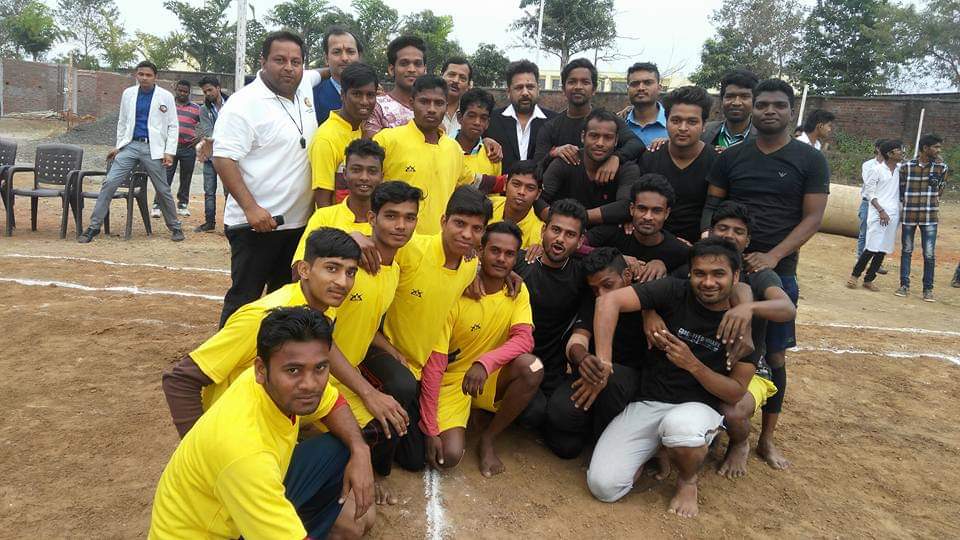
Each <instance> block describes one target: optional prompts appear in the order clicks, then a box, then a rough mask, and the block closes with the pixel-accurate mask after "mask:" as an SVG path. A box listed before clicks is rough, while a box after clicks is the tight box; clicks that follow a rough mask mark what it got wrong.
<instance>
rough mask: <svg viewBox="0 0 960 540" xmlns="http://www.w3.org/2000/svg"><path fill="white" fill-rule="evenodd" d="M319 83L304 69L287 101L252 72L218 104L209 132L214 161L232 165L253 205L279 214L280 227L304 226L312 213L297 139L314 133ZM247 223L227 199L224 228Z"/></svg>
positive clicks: (305, 164)
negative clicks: (244, 83) (245, 82)
mask: <svg viewBox="0 0 960 540" xmlns="http://www.w3.org/2000/svg"><path fill="white" fill-rule="evenodd" d="M319 83H320V74H319V73H317V72H316V71H313V70H304V72H303V79H302V80H301V81H300V86H299V87H297V91H296V94H295V95H294V100H293V101H290V100H288V99H287V98H285V97H282V96H278V95H277V94H274V93H273V92H272V91H271V90H270V89H269V88H267V85H265V84H264V83H263V80H262V79H261V78H260V74H257V78H256V80H254V81H253V82H252V83H250V84H248V85H247V86H244V87H243V88H241V89H240V90H238V91H237V92H236V93H234V94H233V95H231V96H230V99H229V100H227V101H226V102H225V103H224V104H223V109H222V110H221V111H220V116H219V117H218V118H217V123H216V126H214V129H213V155H214V157H224V158H230V159H232V160H234V161H236V162H237V164H238V165H239V166H240V172H241V174H242V175H243V181H244V183H245V184H246V185H247V189H249V190H250V193H251V194H252V195H253V198H254V200H256V201H257V204H259V205H260V206H261V207H263V208H264V209H265V210H267V211H268V212H270V215H272V216H283V219H284V223H283V225H281V226H280V229H296V228H298V227H303V226H304V225H306V223H307V220H308V219H309V218H310V214H311V213H312V212H313V192H312V190H311V189H310V163H309V162H308V160H307V149H306V148H302V147H301V146H300V139H301V137H302V138H303V140H304V141H307V142H309V141H310V140H311V139H312V138H313V132H314V131H316V130H317V117H316V114H314V110H313V106H314V104H313V87H314V85H317V84H319ZM301 127H302V130H303V133H302V135H301V132H300V129H298V128H301ZM246 221H247V218H246V216H244V214H243V209H242V208H240V205H239V204H237V201H236V200H235V199H234V198H233V197H227V205H226V208H225V209H224V211H223V223H224V225H228V226H229V225H238V224H240V223H245V222H246Z"/></svg>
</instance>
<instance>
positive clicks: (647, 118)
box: [626, 62, 667, 146]
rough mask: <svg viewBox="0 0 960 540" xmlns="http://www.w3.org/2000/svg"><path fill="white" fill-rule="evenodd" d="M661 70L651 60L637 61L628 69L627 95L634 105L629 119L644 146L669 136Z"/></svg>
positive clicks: (628, 123) (628, 114)
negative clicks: (661, 97) (662, 101)
mask: <svg viewBox="0 0 960 540" xmlns="http://www.w3.org/2000/svg"><path fill="white" fill-rule="evenodd" d="M661 90H662V87H661V86H660V69H659V68H657V65H656V64H652V63H650V62H637V63H636V64H633V65H632V66H630V67H629V68H628V69H627V98H628V99H629V100H630V104H631V105H632V106H633V108H631V109H630V111H629V112H628V113H627V116H626V122H627V127H629V128H630V129H631V130H632V131H633V133H634V135H636V136H637V137H638V138H639V139H640V140H641V141H643V144H644V146H650V144H651V143H652V142H653V141H654V140H656V139H663V138H664V137H666V136H667V117H666V114H665V111H664V108H663V106H662V105H660V91H661Z"/></svg>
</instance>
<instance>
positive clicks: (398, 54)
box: [363, 36, 427, 180]
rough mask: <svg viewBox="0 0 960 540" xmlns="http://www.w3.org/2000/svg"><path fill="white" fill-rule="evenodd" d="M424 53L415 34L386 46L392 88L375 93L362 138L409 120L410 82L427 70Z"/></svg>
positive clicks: (411, 117)
mask: <svg viewBox="0 0 960 540" xmlns="http://www.w3.org/2000/svg"><path fill="white" fill-rule="evenodd" d="M426 54H427V44H426V42H424V41H423V40H422V39H420V38H419V37H417V36H400V37H398V38H396V39H394V40H393V41H391V42H390V44H389V45H387V74H388V75H389V76H390V77H393V89H392V90H390V91H389V92H387V93H386V94H383V95H381V96H377V106H376V108H375V109H374V110H373V114H371V115H370V118H369V119H368V120H367V122H366V123H365V124H364V125H363V134H364V136H365V137H368V138H369V137H373V136H374V135H376V134H377V133H378V132H379V131H380V130H381V129H385V128H392V127H398V126H402V125H404V124H406V123H407V122H409V121H410V120H413V83H414V82H415V81H416V80H417V78H418V77H420V76H422V75H424V74H426V73H427V64H426V60H425V57H426ZM394 180H395V179H394Z"/></svg>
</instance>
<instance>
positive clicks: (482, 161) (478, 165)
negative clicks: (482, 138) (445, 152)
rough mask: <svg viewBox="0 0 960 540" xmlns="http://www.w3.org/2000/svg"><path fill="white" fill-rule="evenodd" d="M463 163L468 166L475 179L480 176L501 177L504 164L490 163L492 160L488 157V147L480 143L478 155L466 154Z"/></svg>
mask: <svg viewBox="0 0 960 540" xmlns="http://www.w3.org/2000/svg"><path fill="white" fill-rule="evenodd" d="M463 162H464V163H465V164H466V166H467V170H469V171H470V174H471V175H472V176H474V177H476V175H478V174H485V175H487V176H500V172H501V170H502V168H503V164H502V163H494V162H492V161H490V158H489V157H487V147H486V146H484V145H483V143H480V147H479V148H478V149H477V152H476V153H470V154H464V155H463Z"/></svg>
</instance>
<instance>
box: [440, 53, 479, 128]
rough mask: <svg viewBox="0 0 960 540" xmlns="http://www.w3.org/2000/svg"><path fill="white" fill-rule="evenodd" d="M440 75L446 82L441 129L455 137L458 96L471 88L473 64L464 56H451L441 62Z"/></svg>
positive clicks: (458, 107)
mask: <svg viewBox="0 0 960 540" xmlns="http://www.w3.org/2000/svg"><path fill="white" fill-rule="evenodd" d="M440 77H441V78H443V80H444V81H446V82H447V111H446V112H445V113H444V114H443V131H444V132H445V133H446V134H447V135H448V136H450V137H455V136H456V135H457V132H458V131H460V119H459V118H458V117H457V112H458V111H459V110H460V98H461V97H462V96H463V94H464V93H465V92H466V91H467V90H470V89H471V88H473V66H471V65H470V62H468V61H467V59H466V58H462V57H460V56H452V57H450V58H448V59H447V60H446V61H445V62H444V63H443V68H442V69H441V70H440Z"/></svg>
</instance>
